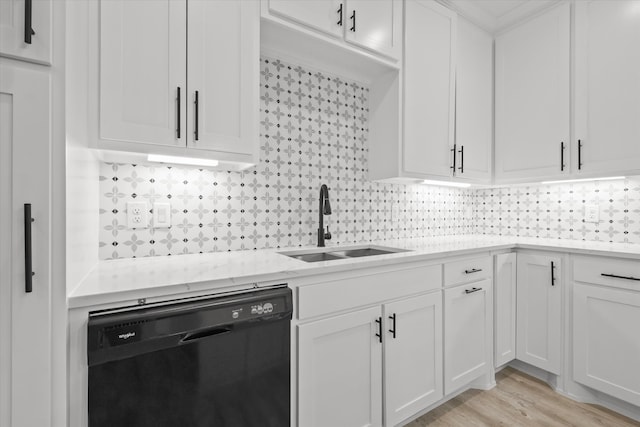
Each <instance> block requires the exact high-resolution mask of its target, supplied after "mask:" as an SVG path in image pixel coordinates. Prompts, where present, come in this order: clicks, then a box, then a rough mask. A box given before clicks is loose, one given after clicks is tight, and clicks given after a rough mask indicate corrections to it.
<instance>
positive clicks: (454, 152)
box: [449, 144, 457, 173]
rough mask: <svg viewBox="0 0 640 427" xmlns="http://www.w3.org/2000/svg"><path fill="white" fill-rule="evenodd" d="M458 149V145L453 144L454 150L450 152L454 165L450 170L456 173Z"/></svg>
mask: <svg viewBox="0 0 640 427" xmlns="http://www.w3.org/2000/svg"><path fill="white" fill-rule="evenodd" d="M456 149H457V147H456V144H453V148H452V149H451V150H450V151H451V153H452V154H453V165H451V166H449V169H451V170H452V171H453V172H454V173H455V171H456Z"/></svg>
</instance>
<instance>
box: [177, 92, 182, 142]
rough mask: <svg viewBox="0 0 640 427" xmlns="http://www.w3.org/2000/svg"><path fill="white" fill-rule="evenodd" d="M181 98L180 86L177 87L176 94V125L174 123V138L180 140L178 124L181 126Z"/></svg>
mask: <svg viewBox="0 0 640 427" xmlns="http://www.w3.org/2000/svg"><path fill="white" fill-rule="evenodd" d="M181 98H182V97H181V95H180V86H178V91H177V93H176V104H177V105H176V111H177V113H178V115H177V118H178V120H177V123H176V138H177V139H180V124H181V123H180V122H181V118H180V110H181V105H180V104H181V102H182V100H181Z"/></svg>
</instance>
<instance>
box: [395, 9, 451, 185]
mask: <svg viewBox="0 0 640 427" xmlns="http://www.w3.org/2000/svg"><path fill="white" fill-rule="evenodd" d="M456 21H457V17H456V14H455V13H454V12H452V11H451V10H449V9H447V8H446V7H444V6H442V5H440V4H438V3H436V2H435V1H428V0H423V1H418V0H416V1H410V2H406V3H405V28H404V31H405V52H404V68H403V69H404V108H403V111H404V145H403V169H404V172H405V173H407V174H408V175H411V176H416V177H428V176H440V177H449V176H451V174H452V170H451V166H452V164H453V154H452V152H451V150H452V148H453V134H454V120H453V117H454V71H455V47H456V41H455V40H456Z"/></svg>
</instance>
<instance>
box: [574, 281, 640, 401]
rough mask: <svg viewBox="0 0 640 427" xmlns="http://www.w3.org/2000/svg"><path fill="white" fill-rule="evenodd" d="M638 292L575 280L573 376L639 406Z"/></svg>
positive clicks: (639, 304) (639, 306) (639, 320)
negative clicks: (576, 281)
mask: <svg viewBox="0 0 640 427" xmlns="http://www.w3.org/2000/svg"><path fill="white" fill-rule="evenodd" d="M638 325H640V292H631V291H625V290H620V289H612V288H602V287H599V286H592V285H586V284H581V283H576V284H575V285H574V287H573V375H574V379H575V380H576V381H577V382H579V383H582V384H584V385H587V386H589V387H592V388H594V389H596V390H599V391H601V392H603V393H606V394H609V395H611V396H615V397H617V398H619V399H622V400H624V401H626V402H629V403H631V404H633V405H636V406H640V369H638V361H639V360H640V340H639V338H638Z"/></svg>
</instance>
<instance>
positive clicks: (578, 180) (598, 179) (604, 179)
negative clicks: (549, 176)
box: [542, 176, 626, 184]
mask: <svg viewBox="0 0 640 427" xmlns="http://www.w3.org/2000/svg"><path fill="white" fill-rule="evenodd" d="M625 178H626V177H625V176H609V177H606V178H581V179H566V180H559V181H542V183H543V184H573V183H574V182H590V181H613V180H616V179H625Z"/></svg>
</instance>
